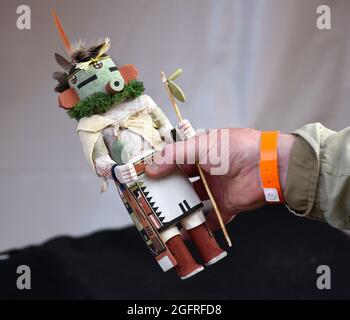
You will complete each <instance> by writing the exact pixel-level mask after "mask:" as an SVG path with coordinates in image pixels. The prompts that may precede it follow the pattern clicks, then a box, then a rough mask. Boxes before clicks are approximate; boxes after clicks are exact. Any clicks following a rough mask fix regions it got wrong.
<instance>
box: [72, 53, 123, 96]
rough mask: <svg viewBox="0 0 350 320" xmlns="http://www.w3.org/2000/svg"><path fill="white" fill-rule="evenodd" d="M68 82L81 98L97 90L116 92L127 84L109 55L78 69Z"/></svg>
mask: <svg viewBox="0 0 350 320" xmlns="http://www.w3.org/2000/svg"><path fill="white" fill-rule="evenodd" d="M68 83H69V86H70V88H74V90H75V91H76V93H77V94H78V96H79V99H80V100H83V99H85V98H87V97H89V96H91V95H92V94H94V93H96V92H109V93H116V92H118V91H121V90H123V88H124V85H125V81H124V79H123V77H122V75H121V73H120V72H119V70H118V67H117V66H116V64H115V63H114V62H113V60H112V59H111V58H110V57H109V56H106V57H102V58H100V59H98V60H97V61H96V62H91V64H89V66H88V67H87V68H86V69H77V70H76V71H74V72H73V73H72V74H70V75H69V76H68Z"/></svg>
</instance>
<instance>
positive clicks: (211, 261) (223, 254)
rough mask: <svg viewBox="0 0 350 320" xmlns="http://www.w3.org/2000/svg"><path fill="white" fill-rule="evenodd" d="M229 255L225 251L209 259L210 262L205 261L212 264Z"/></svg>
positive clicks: (209, 264)
mask: <svg viewBox="0 0 350 320" xmlns="http://www.w3.org/2000/svg"><path fill="white" fill-rule="evenodd" d="M226 256H227V252H226V251H223V252H221V253H219V254H218V255H217V256H216V257H214V258H213V259H211V260H209V261H208V262H206V263H205V265H206V266H211V265H212V264H214V263H216V262H218V261H220V260H221V259H223V258H225V257H226Z"/></svg>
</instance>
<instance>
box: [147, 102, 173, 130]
mask: <svg viewBox="0 0 350 320" xmlns="http://www.w3.org/2000/svg"><path fill="white" fill-rule="evenodd" d="M151 117H152V120H153V123H154V126H155V128H157V129H160V128H162V127H164V126H166V125H167V124H168V123H169V120H168V118H167V117H166V115H165V114H164V112H163V111H162V110H161V109H160V108H158V107H157V108H155V109H154V110H153V111H152V112H151Z"/></svg>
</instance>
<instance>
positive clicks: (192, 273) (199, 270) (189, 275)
mask: <svg viewBox="0 0 350 320" xmlns="http://www.w3.org/2000/svg"><path fill="white" fill-rule="evenodd" d="M203 270H204V268H203V266H201V265H199V267H198V268H197V269H196V270H194V271H192V272H191V273H190V274H188V275H186V276H180V278H181V280H185V279H188V278H191V277H193V276H194V275H195V274H197V273H198V272H201V271H203Z"/></svg>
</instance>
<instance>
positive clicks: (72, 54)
mask: <svg viewBox="0 0 350 320" xmlns="http://www.w3.org/2000/svg"><path fill="white" fill-rule="evenodd" d="M53 16H54V19H55V23H56V26H57V28H58V31H59V34H60V36H61V38H62V40H63V42H64V45H65V47H66V49H67V53H68V58H67V59H66V58H64V57H63V56H61V55H59V54H57V53H56V54H55V58H56V61H57V63H58V64H59V65H60V66H61V67H62V68H63V69H64V71H59V72H55V73H54V74H53V77H54V79H56V80H57V81H58V84H57V86H56V88H55V91H56V92H58V93H59V97H58V101H59V106H60V107H62V108H64V109H66V110H67V113H68V115H69V116H70V117H71V118H73V119H76V120H77V121H78V126H77V132H78V135H79V137H80V140H81V143H82V147H83V151H84V153H85V156H86V158H87V160H88V162H89V163H90V165H91V167H92V168H93V170H94V171H95V172H96V173H97V175H98V176H99V177H101V179H102V183H103V185H102V189H103V191H104V190H106V188H107V185H108V184H107V181H108V180H112V181H114V182H115V184H116V185H117V189H118V190H119V193H120V195H121V198H122V201H123V203H124V205H125V206H126V208H127V210H128V213H129V214H130V216H131V219H132V221H133V222H134V224H135V225H136V227H137V229H138V230H139V232H140V233H141V235H142V237H143V239H144V241H145V242H146V244H147V246H148V248H149V249H150V251H151V253H152V254H153V256H154V257H155V259H156V260H157V262H158V263H159V265H160V266H161V268H162V269H163V270H164V271H167V270H169V269H171V268H172V267H175V268H176V270H177V272H178V274H179V276H180V277H181V279H187V278H189V277H191V276H193V275H195V274H196V273H198V272H200V271H202V270H203V266H202V265H201V264H198V263H197V262H196V261H195V260H194V258H193V257H192V255H191V254H190V252H189V250H188V248H187V246H186V244H185V243H184V241H183V239H182V237H181V234H180V231H179V226H181V227H183V228H184V229H185V230H186V231H187V232H188V234H189V236H190V238H191V240H192V241H193V242H194V244H195V246H196V248H197V250H198V252H199V254H200V256H201V258H202V260H203V263H204V264H205V265H206V266H208V265H212V264H214V263H215V262H217V261H219V260H220V259H222V258H224V257H225V256H226V251H224V250H222V249H221V248H220V247H219V245H218V244H217V242H216V240H215V238H214V237H213V235H212V233H211V232H210V230H209V229H208V228H207V226H206V224H205V216H204V214H203V211H202V208H203V204H202V202H201V201H200V199H199V198H198V196H197V194H196V193H195V191H194V189H193V188H192V185H191V183H190V181H189V180H188V178H187V177H186V176H184V175H183V173H182V172H181V171H180V170H178V171H176V172H174V173H173V174H171V175H170V176H167V177H164V178H161V179H152V178H150V177H148V176H147V175H146V174H145V166H146V165H147V163H150V161H151V160H152V155H153V154H154V153H155V152H157V151H160V150H161V149H162V148H163V147H164V143H170V142H173V141H174V136H175V135H174V129H175V131H176V133H177V135H178V136H179V137H180V138H182V139H189V138H192V137H193V136H194V135H195V130H194V129H193V128H192V126H191V124H190V122H189V121H188V120H182V121H181V122H180V123H179V124H178V125H177V126H176V127H175V128H173V126H172V125H171V124H170V122H169V120H168V119H167V117H166V116H165V115H164V113H163V112H162V110H161V109H160V108H159V107H158V106H157V105H156V103H155V102H154V101H153V100H152V98H151V97H149V96H148V95H145V94H144V86H143V83H142V82H140V81H138V80H137V70H136V68H135V67H134V66H133V65H126V66H118V65H117V64H116V63H115V61H114V60H113V59H112V58H111V57H110V56H108V54H107V51H108V49H109V46H110V41H109V39H108V38H106V39H105V40H104V41H102V42H101V43H97V44H96V45H93V46H90V47H86V46H84V45H82V44H80V45H78V47H77V48H72V47H71V45H70V43H69V40H68V38H67V36H66V34H65V33H64V31H63V28H62V26H61V24H60V22H59V20H58V18H57V16H56V15H55V14H53Z"/></svg>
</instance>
